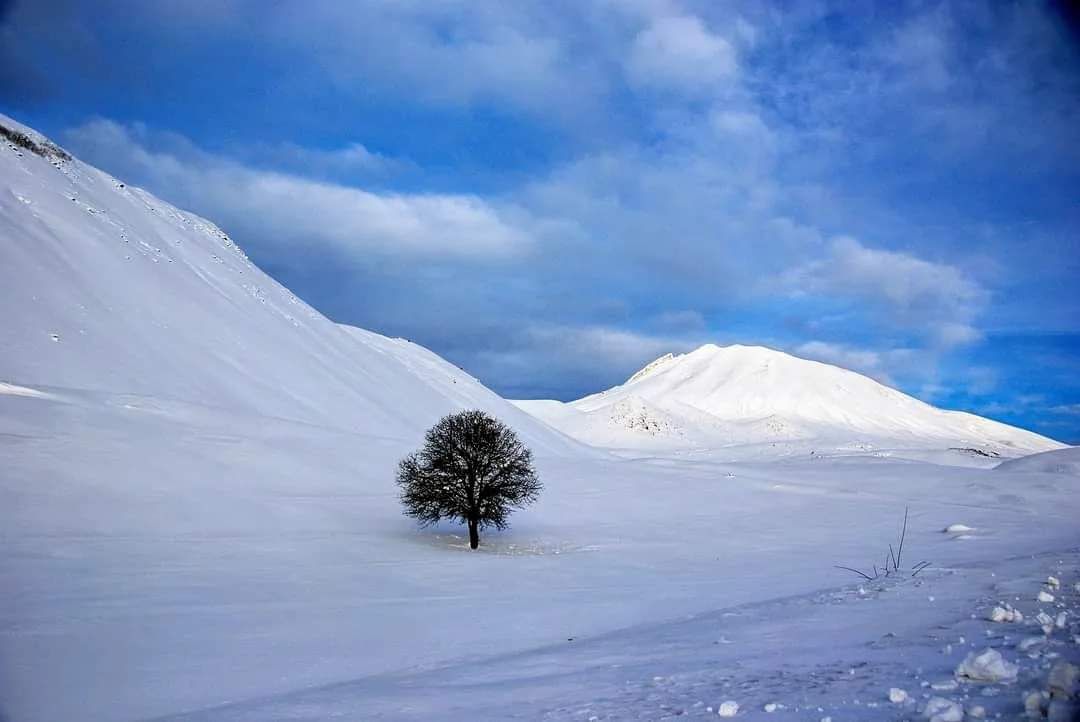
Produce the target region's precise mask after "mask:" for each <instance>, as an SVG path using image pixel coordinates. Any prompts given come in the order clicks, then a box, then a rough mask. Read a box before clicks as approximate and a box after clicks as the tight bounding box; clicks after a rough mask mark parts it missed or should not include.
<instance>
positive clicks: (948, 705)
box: [923, 697, 964, 722]
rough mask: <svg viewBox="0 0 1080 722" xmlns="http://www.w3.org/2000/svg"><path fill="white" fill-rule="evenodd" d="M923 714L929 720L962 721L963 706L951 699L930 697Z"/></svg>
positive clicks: (940, 721) (934, 721)
mask: <svg viewBox="0 0 1080 722" xmlns="http://www.w3.org/2000/svg"><path fill="white" fill-rule="evenodd" d="M923 714H924V715H925V716H926V718H927V719H929V720H930V722H963V720H964V708H963V707H961V706H960V705H959V704H957V703H956V702H953V701H952V700H951V699H945V698H944V697H931V698H930V699H929V700H927V702H926V709H925V710H923Z"/></svg>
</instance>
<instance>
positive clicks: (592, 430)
mask: <svg viewBox="0 0 1080 722" xmlns="http://www.w3.org/2000/svg"><path fill="white" fill-rule="evenodd" d="M515 403H516V404H518V406H519V407H520V408H522V409H525V410H526V411H529V412H531V413H534V414H535V415H536V416H538V417H539V418H541V419H544V420H546V421H547V422H548V423H550V424H552V425H554V426H556V427H557V428H561V429H562V430H563V431H565V432H566V433H568V434H570V435H571V436H575V437H577V438H579V439H582V440H584V441H586V442H588V443H592V444H594V445H598V446H609V447H626V448H663V447H665V446H691V447H702V448H715V447H730V446H735V445H752V444H770V445H772V444H780V445H782V446H784V447H785V448H789V449H790V448H797V449H800V450H802V449H814V448H815V447H818V448H820V447H822V446H826V447H836V446H838V445H840V446H842V445H844V444H858V443H863V444H864V445H865V446H866V447H867V448H885V449H887V448H891V447H901V448H904V447H920V446H926V447H928V448H951V447H958V448H959V449H967V448H973V449H975V450H977V451H978V452H981V453H985V454H986V455H987V456H988V458H993V457H994V456H999V457H1000V456H1016V455H1021V454H1027V453H1032V452H1038V451H1046V450H1050V449H1056V448H1060V447H1061V446H1062V445H1061V444H1059V443H1058V442H1056V441H1053V440H1051V439H1047V438H1045V437H1042V436H1039V435H1037V434H1033V433H1031V432H1028V431H1024V430H1023V429H1018V428H1015V427H1011V426H1007V425H1005V424H1001V423H998V422H996V421H991V420H989V419H984V418H980V417H978V416H975V415H973V414H967V413H962V412H958V411H944V410H942V409H938V408H935V407H933V406H930V405H929V404H926V403H924V402H922V401H919V400H918V399H915V398H912V397H911V396H908V395H906V394H903V393H901V392H899V391H897V390H895V389H892V388H889V387H887V386H884V385H883V384H880V383H878V382H877V381H874V380H873V379H870V378H867V377H866V376H862V375H860V374H857V373H855V372H853V371H848V370H845V369H842V368H838V367H836V366H831V365H829V364H824V363H820V362H817V361H808V360H805V359H800V358H796V357H794V356H791V355H789V354H786V353H783V352H780V351H774V350H772V349H767V348H762V347H754V346H728V347H723V348H722V347H718V346H715V345H713V344H707V345H705V346H702V347H700V348H698V349H697V350H695V351H693V352H691V353H688V354H685V355H681V356H672V355H671V354H668V355H666V356H664V357H662V358H660V359H657V360H656V361H654V362H652V363H651V364H649V365H648V366H646V367H645V368H644V369H642V370H641V371H639V372H637V373H636V374H634V375H633V376H631V377H630V379H629V380H628V381H627V382H626V383H624V384H622V385H621V386H616V387H614V388H612V389H609V390H607V391H604V392H601V393H598V394H593V395H591V396H586V397H585V398H583V399H579V400H577V401H574V402H571V403H570V404H568V406H569V407H570V408H572V409H573V410H574V411H576V412H580V413H577V414H573V413H569V412H567V411H565V410H563V409H560V408H559V407H558V406H557V405H554V404H552V403H543V404H541V403H537V402H533V401H522V402H515ZM800 442H801V443H800Z"/></svg>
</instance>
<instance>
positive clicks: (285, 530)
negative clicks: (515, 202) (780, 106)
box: [0, 116, 1080, 722]
mask: <svg viewBox="0 0 1080 722" xmlns="http://www.w3.org/2000/svg"><path fill="white" fill-rule="evenodd" d="M0 124H2V125H4V126H5V127H7V128H9V129H15V130H19V131H20V132H23V133H26V134H27V136H28V137H29V138H30V139H32V140H33V141H34V143H35V144H36V146H37V147H38V148H39V149H41V150H42V152H41V153H40V154H39V153H35V152H33V151H32V150H30V149H27V148H23V147H20V146H18V145H16V144H14V143H9V142H6V141H0V311H2V314H3V319H4V321H3V323H2V324H0V539H2V544H3V554H2V555H0V720H3V722H55V721H57V720H61V721H66V720H81V721H85V722H126V721H132V722H133V721H135V720H152V719H159V720H162V719H172V720H188V721H191V720H249V721H251V722H255V721H258V722H266V721H267V720H325V719H348V720H374V719H387V720H477V719H523V720H533V719H580V720H583V721H584V720H589V719H611V720H618V719H661V718H665V717H676V716H689V717H702V718H704V717H705V716H706V715H709V716H712V717H714V718H715V717H716V716H717V711H718V710H719V709H720V705H721V704H722V703H723V702H725V701H728V700H731V701H735V702H738V703H739V712H738V714H737V717H738V718H748V719H759V718H760V719H764V718H769V719H782V720H796V719H800V720H801V719H813V720H818V719H820V718H821V717H824V716H831V717H832V719H833V720H835V721H836V722H842V721H843V720H856V719H858V720H873V719H889V720H891V719H900V718H907V717H914V716H915V713H914V712H913V710H914V709H915V708H916V706H919V707H921V706H922V705H924V704H925V702H926V700H927V699H928V698H929V696H930V695H931V688H929V687H926V688H924V687H921V686H920V683H921V682H923V681H926V682H928V683H936V682H938V681H940V680H941V679H944V678H949V679H952V677H953V673H954V672H953V671H954V669H955V668H956V667H957V665H958V664H960V662H961V661H962V660H963V659H964V657H965V656H966V655H967V654H968V653H969V652H971V651H973V650H981V649H982V648H983V647H984V646H992V647H995V648H1000V649H1001V650H1002V653H1003V654H1006V655H1007V656H1008V658H1009V659H1010V661H1018V662H1020V663H1021V671H1020V681H1019V682H1017V683H1014V684H1012V685H1011V686H1009V685H996V686H992V687H991V686H987V687H986V688H988V689H989V688H993V689H997V690H1000V694H997V695H996V696H986V697H985V700H984V701H983V702H982V703H983V704H984V705H985V706H986V707H987V709H988V710H989V711H990V712H991V713H997V712H1000V713H1001V714H1003V715H1004V716H1005V717H1006V718H1008V717H1010V716H1015V715H1017V714H1019V712H1020V710H1022V701H1021V691H1022V688H1024V686H1025V685H1028V686H1032V685H1036V684H1038V683H1039V682H1038V680H1040V679H1041V677H1042V676H1045V671H1046V669H1045V667H1046V666H1047V665H1048V664H1049V663H1051V662H1052V661H1054V660H1055V659H1072V660H1073V661H1077V656H1078V652H1077V649H1078V648H1077V645H1076V636H1075V635H1077V634H1080V629H1078V628H1077V625H1076V620H1077V614H1078V613H1080V588H1075V587H1074V586H1073V585H1074V584H1077V583H1080V555H1078V553H1077V547H1078V545H1080V528H1078V524H1077V521H1076V520H1077V518H1080V494H1078V493H1077V492H1078V491H1080V475H1078V474H1077V473H1076V463H1077V459H1076V452H1077V450H1076V449H1061V450H1055V449H1059V447H1060V445H1059V444H1057V443H1056V442H1052V441H1050V440H1047V439H1044V438H1042V437H1038V436H1036V435H1034V434H1029V433H1028V432H1023V431H1020V430H1016V429H1011V428H1009V427H1005V426H1004V425H1001V424H996V423H994V422H990V421H986V420H982V419H978V418H976V417H972V416H969V415H966V414H955V413H952V412H942V411H938V410H936V409H932V408H931V407H929V406H926V405H925V404H921V402H918V401H916V400H914V399H910V398H909V397H906V396H904V395H903V394H900V393H899V392H896V391H892V390H891V389H886V388H885V387H881V386H880V385H877V384H875V383H874V382H872V381H870V380H869V379H865V378H863V377H860V376H858V375H856V374H852V373H851V372H845V371H842V370H839V369H835V368H833V367H823V368H822V369H817V367H816V366H815V367H814V369H813V370H807V369H808V368H809V367H806V366H803V365H802V364H808V363H810V362H804V361H801V360H798V359H793V358H792V357H787V356H785V355H783V354H779V353H777V352H772V351H764V350H760V349H738V350H735V351H732V350H730V349H729V350H724V349H717V348H715V347H705V348H703V349H700V350H699V351H697V352H694V353H692V354H689V355H688V356H686V357H681V358H673V359H669V360H667V361H665V362H664V363H662V364H660V365H658V366H657V367H655V368H653V369H651V370H649V371H648V372H647V373H645V374H643V375H642V376H640V377H639V378H638V379H636V380H634V381H632V382H630V383H628V384H626V385H625V386H623V387H619V389H617V390H614V391H612V392H607V393H605V394H600V395H597V396H594V397H589V398H588V399H583V400H582V401H580V402H575V403H574V404H570V405H565V404H559V403H557V402H541V403H536V402H530V403H528V404H525V407H526V408H527V409H528V411H529V412H530V413H529V414H527V413H524V412H523V411H521V410H520V409H518V408H517V407H515V406H514V405H512V404H510V403H509V402H507V401H505V400H503V399H501V398H500V397H498V396H497V395H496V394H494V393H493V392H491V391H489V390H488V389H486V388H484V387H483V386H482V385H481V384H480V383H479V382H478V381H477V380H476V379H474V378H472V377H471V376H469V375H468V374H467V373H465V372H463V371H461V370H459V369H457V368H456V367H454V366H453V365H452V364H449V363H447V362H446V361H444V360H442V359H440V358H439V357H438V356H436V355H435V354H433V353H431V352H429V351H427V350H425V349H423V348H421V347H419V346H417V345H415V344H412V343H409V342H407V341H403V340H400V339H389V338H386V337H383V336H380V335H378V334H374V333H370V332H368V331H363V330H360V329H353V328H348V327H343V326H340V325H337V324H335V323H333V322H332V321H330V320H328V319H326V318H325V317H323V316H322V315H321V314H319V313H318V312H317V311H315V310H314V309H312V308H311V307H309V306H308V305H306V304H305V303H303V302H302V301H300V300H299V299H298V298H296V297H295V296H293V295H292V294H291V293H290V292H289V291H288V290H287V289H285V288H283V287H282V286H280V285H279V284H277V283H276V282H275V281H273V280H272V279H271V278H269V277H268V276H266V275H265V274H264V273H263V272H262V271H260V270H259V269H258V268H257V267H256V266H254V265H253V264H252V263H251V262H250V261H249V260H248V259H247V258H246V257H245V256H244V254H243V253H242V252H241V251H240V250H239V249H238V248H237V247H236V246H235V244H234V243H233V242H232V241H231V240H230V239H229V238H228V236H227V235H226V234H225V233H223V232H222V231H220V230H219V229H218V228H216V227H215V226H214V225H213V224H212V223H210V222H208V221H205V220H203V219H201V218H198V217H197V216H194V215H192V214H190V213H187V212H184V211H180V210H178V209H176V208H174V207H172V206H171V205H169V204H168V203H165V202H164V201H161V200H159V199H157V198H155V197H153V196H152V195H150V194H149V193H146V192H145V191H141V190H138V189H134V188H131V187H128V186H126V185H124V184H123V183H122V182H121V181H120V180H117V179H114V178H112V177H110V176H109V175H107V174H105V173H103V172H101V171H99V170H96V169H94V168H91V167H89V166H87V165H85V164H83V163H81V162H79V161H78V160H75V159H66V158H64V157H62V156H60V155H58V154H56V153H55V152H53V151H51V150H50V148H49V146H47V145H45V143H46V141H45V139H43V138H41V137H40V136H37V135H36V134H34V133H33V131H31V130H29V129H25V128H22V127H21V126H19V125H18V124H17V123H15V121H12V120H10V119H8V118H5V117H3V116H0ZM729 351H730V353H729ZM789 368H790V369H795V370H793V371H786V369H789ZM665 369H668V371H666V372H665ZM675 369H681V370H680V371H679V374H680V375H675V374H674V372H673V370H675ZM761 378H766V379H770V381H769V382H768V384H765V383H763V382H761ZM710 389H711V390H712V391H710ZM624 391H625V393H624ZM867 399H876V400H875V401H874V402H873V404H870V403H869V402H868V401H867ZM624 401H626V403H627V405H628V407H629V408H631V409H632V410H633V411H634V413H636V412H637V410H638V406H637V404H639V403H640V405H641V410H642V411H643V414H642V418H644V419H645V420H646V421H644V422H643V424H644V426H645V427H647V429H646V431H648V429H652V430H653V431H656V433H645V434H643V435H641V436H640V437H639V436H637V435H635V434H636V431H635V429H634V428H632V425H631V427H629V428H627V427H623V428H620V427H618V426H613V425H612V424H611V418H612V413H613V412H612V409H614V408H615V407H618V406H619V404H621V403H622V402H624ZM474 407H478V408H483V409H485V410H487V411H489V412H491V413H493V414H495V415H496V416H498V417H500V418H502V419H504V420H505V421H507V422H508V423H509V424H511V425H512V426H513V427H514V428H515V429H516V430H517V431H518V432H519V434H520V435H521V436H522V438H523V439H524V440H525V441H526V443H528V444H529V445H530V446H531V447H532V448H533V450H534V451H535V453H536V457H537V465H538V471H539V473H540V477H541V479H542V480H543V482H544V484H545V489H544V492H543V493H542V495H541V498H540V501H539V502H538V503H537V504H536V505H534V506H532V507H530V508H528V509H526V510H523V511H521V512H519V513H517V514H515V515H514V517H513V518H512V519H511V524H512V526H511V527H510V529H508V530H506V531H503V532H494V531H487V532H486V533H484V534H483V535H482V544H481V548H480V549H479V550H478V551H477V552H471V551H470V550H469V549H468V545H467V539H466V536H465V534H464V533H463V530H462V529H461V528H459V527H457V526H454V525H449V524H447V525H442V526H439V527H436V528H432V529H426V530H420V529H417V528H416V526H415V525H414V524H413V523H412V522H411V521H410V520H408V519H406V518H404V517H403V516H402V514H401V511H400V506H399V504H398V500H397V490H396V488H395V486H394V483H393V477H394V471H395V465H396V462H397V460H398V459H399V458H400V457H401V456H403V455H404V454H405V453H407V452H409V451H411V450H412V449H414V448H415V447H416V446H417V445H418V443H419V442H420V440H421V438H422V434H423V431H424V429H426V428H427V427H429V426H430V425H431V424H432V423H433V422H434V421H436V420H437V419H438V418H439V417H440V416H441V415H443V414H445V413H447V412H449V411H452V410H455V409H461V408H474ZM721 412H723V413H724V414H726V415H725V416H721ZM532 413H535V414H536V415H537V416H539V417H541V418H539V419H538V418H536V417H535V416H533V415H531V414H532ZM631 416H632V414H631ZM579 417H584V418H585V421H583V422H579V421H578V420H577V419H578V418H579ZM778 424H779V427H778ZM553 427H554V428H553ZM575 437H576V438H575ZM679 437H681V438H679ZM721 438H722V439H723V443H722V444H714V442H716V441H717V440H718V439H721ZM641 439H644V441H642V440H641ZM601 447H619V450H618V452H617V453H615V452H612V451H611V450H609V449H605V448H601ZM954 447H955V448H960V449H963V448H968V447H970V449H974V450H976V451H956V450H955V448H954ZM810 451H815V453H814V454H813V455H811V454H810V453H809V452H810ZM1033 451H1045V452H1046V453H1042V454H1038V455H1035V456H1028V457H1026V458H1021V459H1017V460H1016V461H1007V462H1006V463H1004V464H1001V465H1000V467H999V468H996V469H995V468H992V467H994V466H997V465H998V463H999V462H1000V461H1001V458H998V457H1002V458H1004V457H1018V456H1021V455H1022V454H1024V453H1029V452H1033ZM905 507H909V508H910V514H911V515H910V521H909V524H908V530H907V538H906V542H905V547H904V564H903V566H904V567H905V569H908V570H910V566H911V565H912V564H914V563H916V562H918V561H921V560H924V559H925V560H927V561H929V562H931V566H930V567H929V568H927V569H926V570H925V571H923V572H921V573H920V574H919V575H918V576H917V577H915V578H912V577H911V576H910V574H909V573H907V572H905V573H902V574H896V575H894V576H892V577H890V578H888V579H885V580H879V581H878V582H876V583H874V584H868V583H866V582H864V581H863V580H861V579H859V578H858V577H856V576H855V575H853V574H851V573H850V572H847V571H844V570H841V569H837V568H835V565H845V566H853V567H858V568H861V569H869V568H870V567H871V565H872V564H877V565H878V566H880V565H881V563H882V555H883V554H885V553H887V549H888V544H889V543H895V542H896V539H897V534H898V532H899V527H900V523H901V520H902V518H903V515H904V509H905ZM955 524H964V525H966V526H968V527H970V528H969V529H968V530H967V531H964V532H953V533H944V532H943V531H942V530H943V529H946V528H947V527H949V526H952V525H955ZM1050 574H1053V575H1055V576H1056V577H1057V578H1059V579H1060V580H1061V589H1059V590H1057V592H1056V596H1055V601H1054V602H1052V603H1043V602H1039V601H1038V599H1037V597H1036V594H1037V593H1038V592H1039V591H1040V589H1041V586H1040V585H1041V583H1042V582H1043V581H1044V580H1045V579H1046V577H1047V576H1048V575H1050ZM999 601H1009V603H1010V604H1012V605H1014V606H1015V607H1016V608H1018V609H1022V611H1023V613H1024V615H1025V617H1026V618H1028V621H1025V622H1023V623H1015V624H1012V623H1010V624H1011V626H1008V627H1006V626H1004V625H994V623H991V622H988V621H985V619H984V618H985V617H986V616H987V614H988V613H989V611H990V609H991V608H992V607H993V606H994V605H996V604H998V603H999ZM1040 609H1044V610H1045V612H1046V613H1048V614H1055V615H1056V614H1058V613H1067V616H1066V617H1065V622H1064V625H1063V626H1062V627H1061V628H1059V629H1054V630H1053V631H1052V633H1051V634H1050V635H1049V636H1048V637H1047V641H1046V642H1045V644H1044V645H1043V646H1042V647H1041V648H1040V650H1036V651H1037V652H1038V654H1037V655H1036V656H1034V657H1031V656H1028V655H1027V654H1026V653H1025V654H1020V653H1019V652H1017V651H1016V649H1015V647H1016V644H1017V643H1018V642H1019V641H1021V640H1022V638H1025V637H1027V636H1031V635H1035V634H1041V632H1040V631H1039V627H1038V625H1037V624H1036V623H1031V622H1030V620H1031V619H1035V618H1036V615H1037V613H1038V611H1039V610H1040ZM972 614H974V615H976V617H977V619H972V618H971V616H970V615H972ZM1031 624H1035V626H1030V625H1031ZM886 635H892V636H886ZM961 637H963V638H964V641H960V638H961ZM1050 655H1057V656H1056V657H1053V656H1050ZM901 686H903V687H905V688H906V689H907V690H908V692H909V693H910V694H911V696H912V698H913V700H914V701H913V702H912V704H911V705H910V706H908V707H904V706H902V705H901V706H897V705H893V704H892V703H890V702H889V701H888V692H889V688H890V687H901ZM932 694H933V696H942V697H951V698H955V699H956V700H957V701H960V702H963V703H965V704H966V705H968V706H969V707H970V705H971V703H970V700H968V701H965V700H963V695H964V694H968V695H969V696H970V697H973V698H975V697H979V698H980V699H981V697H980V692H978V691H976V690H975V689H974V688H973V687H970V686H969V685H968V684H967V683H966V682H965V683H963V685H960V686H958V688H957V689H956V690H934V691H933V692H932ZM856 699H858V701H856ZM767 703H773V704H781V705H782V707H775V708H774V710H775V711H773V712H766V711H764V705H765V704H767ZM871 703H872V704H871ZM819 708H820V711H819Z"/></svg>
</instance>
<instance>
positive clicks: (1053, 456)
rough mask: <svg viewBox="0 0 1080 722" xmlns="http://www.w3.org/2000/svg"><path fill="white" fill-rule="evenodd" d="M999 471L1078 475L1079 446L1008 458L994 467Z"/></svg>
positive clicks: (1079, 463) (1079, 467)
mask: <svg viewBox="0 0 1080 722" xmlns="http://www.w3.org/2000/svg"><path fill="white" fill-rule="evenodd" d="M995 469H996V470H999V471H1008V472H1038V473H1043V474H1073V475H1075V476H1080V446H1069V447H1066V448H1064V449H1055V450H1053V451H1044V452H1043V453H1041V454H1032V455H1030V456H1025V457H1023V458H1020V459H1009V460H1008V461H1003V462H1001V463H1000V464H998V465H997V466H996V467H995Z"/></svg>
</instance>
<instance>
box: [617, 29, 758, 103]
mask: <svg viewBox="0 0 1080 722" xmlns="http://www.w3.org/2000/svg"><path fill="white" fill-rule="evenodd" d="M737 69H738V65H737V59H736V54H735V48H734V47H733V46H732V45H731V43H730V42H728V41H727V40H726V39H724V38H723V37H721V36H719V35H716V34H715V33H713V32H711V31H710V30H709V29H708V28H707V27H705V24H704V23H702V21H701V19H700V18H698V17H696V16H692V15H676V16H668V17H661V18H657V19H655V20H654V21H653V22H652V23H651V24H650V25H649V26H648V27H646V28H645V29H644V30H642V31H641V32H640V33H638V35H637V37H636V38H635V39H634V42H633V45H632V46H631V49H630V54H629V57H628V58H627V61H626V72H627V76H628V78H629V80H630V82H631V83H633V84H635V85H638V86H644V87H653V88H661V89H673V90H679V91H686V92H700V91H703V90H705V91H707V90H710V89H713V88H715V87H716V86H717V85H718V84H720V83H723V82H725V81H728V80H730V79H731V78H733V77H734V76H735V75H736V71H737Z"/></svg>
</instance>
